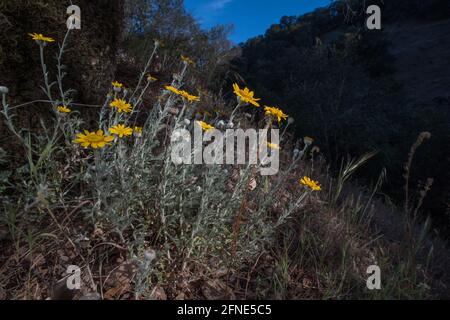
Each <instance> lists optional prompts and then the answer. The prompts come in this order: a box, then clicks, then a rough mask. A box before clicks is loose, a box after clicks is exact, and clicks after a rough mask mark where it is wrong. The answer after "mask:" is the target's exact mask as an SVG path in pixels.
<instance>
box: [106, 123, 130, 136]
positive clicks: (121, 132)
mask: <svg viewBox="0 0 450 320" xmlns="http://www.w3.org/2000/svg"><path fill="white" fill-rule="evenodd" d="M109 132H111V133H114V134H116V135H118V136H119V138H123V137H124V136H126V137H129V136H131V135H132V134H133V129H131V128H130V127H125V125H123V124H118V125H117V126H113V127H111V128H109Z"/></svg>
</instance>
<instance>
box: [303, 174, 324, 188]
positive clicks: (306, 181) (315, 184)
mask: <svg viewBox="0 0 450 320" xmlns="http://www.w3.org/2000/svg"><path fill="white" fill-rule="evenodd" d="M300 183H301V184H302V185H304V186H307V187H308V188H310V189H311V190H313V191H320V190H322V188H321V187H320V184H319V183H318V182H317V181H314V180H311V179H310V178H308V177H306V176H305V177H303V178H302V179H301V180H300Z"/></svg>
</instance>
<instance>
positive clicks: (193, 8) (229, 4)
mask: <svg viewBox="0 0 450 320" xmlns="http://www.w3.org/2000/svg"><path fill="white" fill-rule="evenodd" d="M329 3H330V0H185V5H186V8H187V10H188V11H189V12H190V13H191V14H192V15H194V17H196V18H197V20H198V21H199V22H200V24H201V25H202V27H203V28H205V29H209V28H211V27H212V26H214V25H217V24H233V25H234V33H233V34H232V35H231V40H232V41H234V42H236V43H239V42H243V41H245V40H247V39H249V38H252V37H255V36H257V35H260V34H264V33H265V31H266V30H267V29H268V28H269V27H270V26H271V25H272V24H274V23H278V22H279V21H280V18H281V17H282V16H297V15H301V14H303V13H306V12H310V11H313V10H314V9H315V8H318V7H323V6H326V5H328V4H329Z"/></svg>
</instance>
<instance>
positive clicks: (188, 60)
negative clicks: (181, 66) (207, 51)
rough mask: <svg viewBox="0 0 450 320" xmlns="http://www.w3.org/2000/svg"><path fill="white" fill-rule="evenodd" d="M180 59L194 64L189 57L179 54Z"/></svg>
mask: <svg viewBox="0 0 450 320" xmlns="http://www.w3.org/2000/svg"><path fill="white" fill-rule="evenodd" d="M181 60H183V61H184V62H186V63H187V64H191V65H193V66H195V62H194V61H192V60H191V59H189V58H188V57H186V56H183V55H181Z"/></svg>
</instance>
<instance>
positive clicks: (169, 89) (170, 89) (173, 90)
mask: <svg viewBox="0 0 450 320" xmlns="http://www.w3.org/2000/svg"><path fill="white" fill-rule="evenodd" d="M164 88H165V89H166V90H168V91H170V92H173V93H175V94H180V90H178V89H177V88H175V87H173V86H165V87H164Z"/></svg>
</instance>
